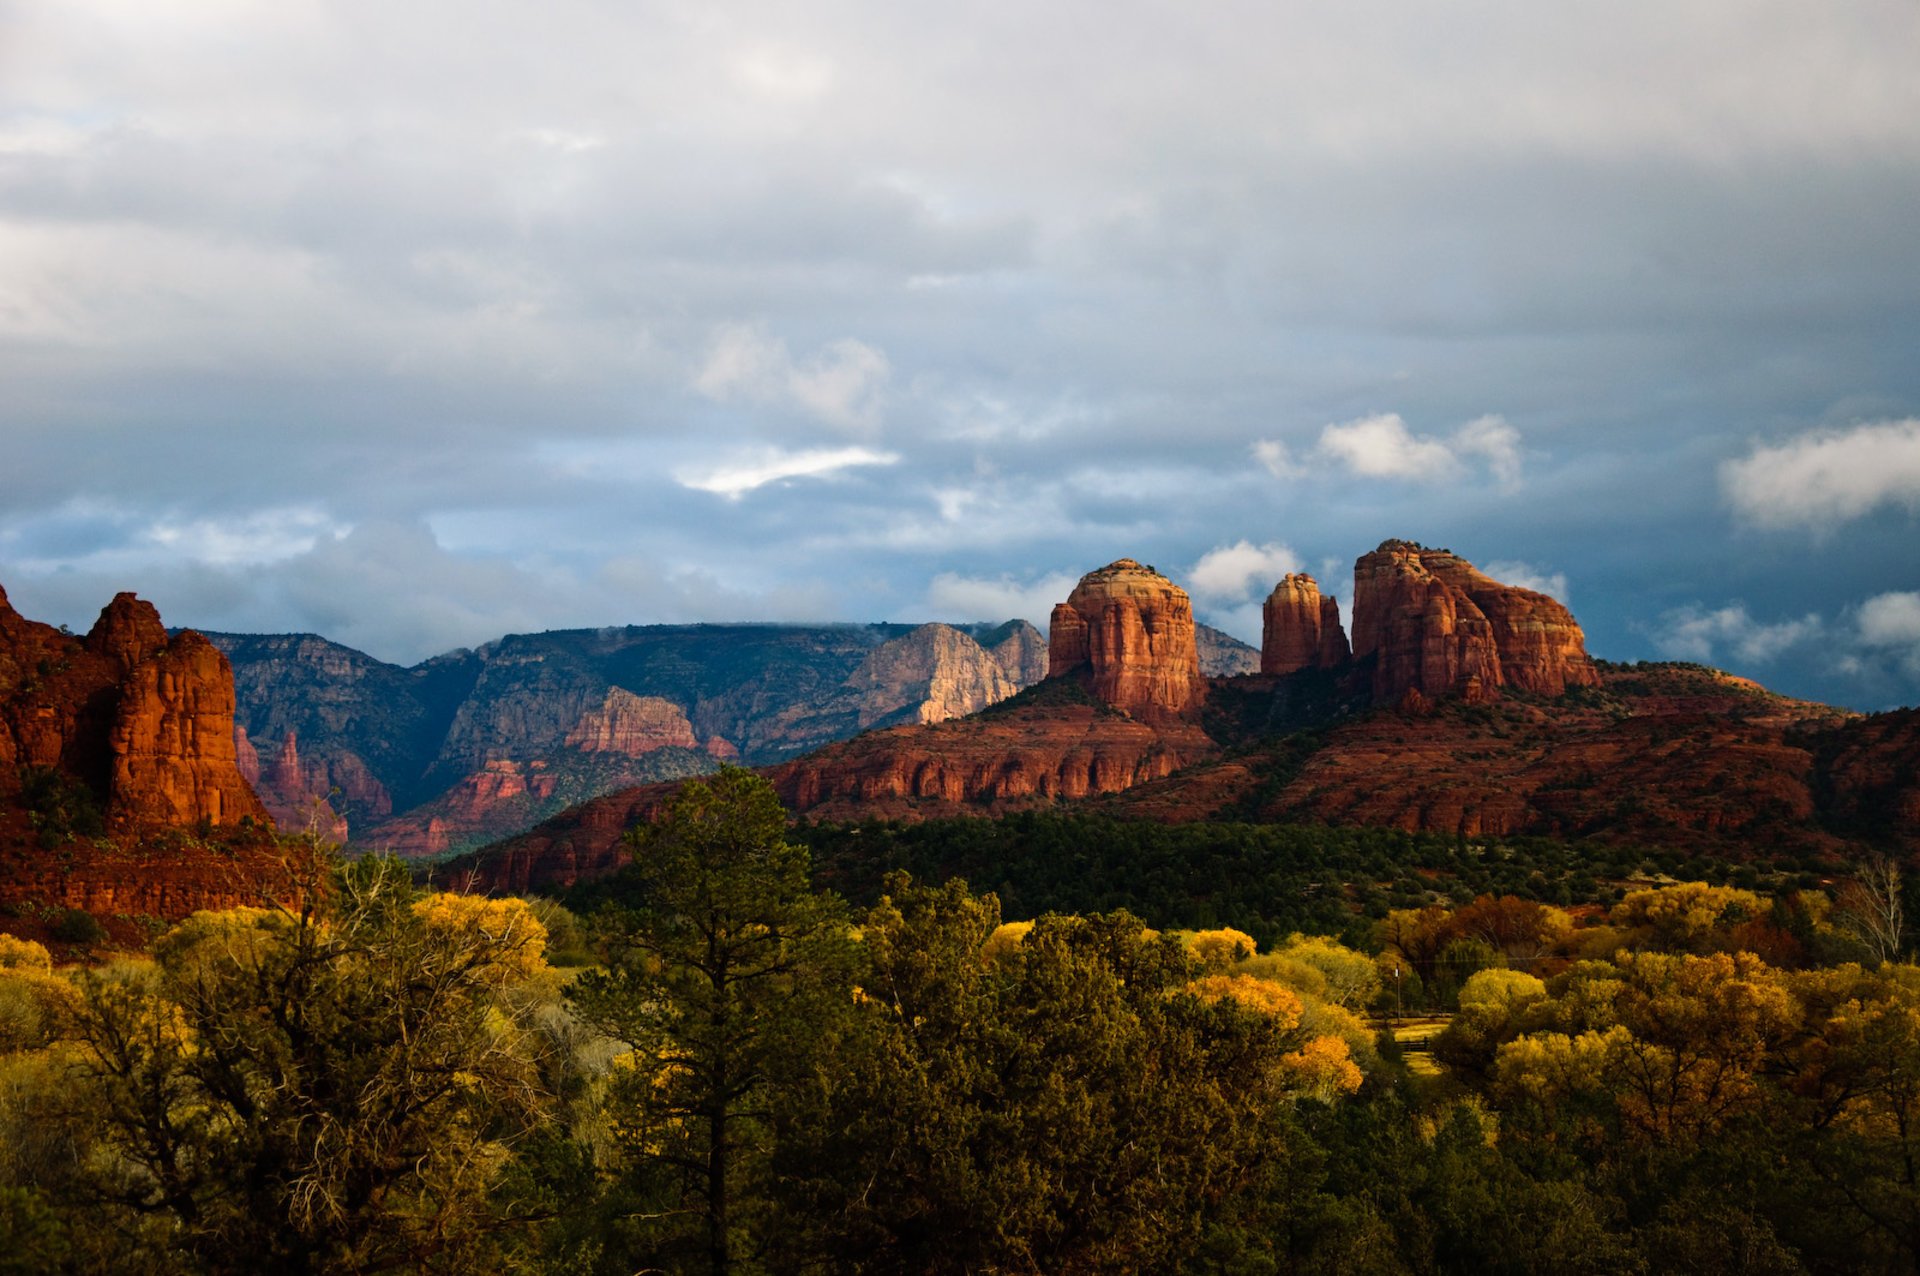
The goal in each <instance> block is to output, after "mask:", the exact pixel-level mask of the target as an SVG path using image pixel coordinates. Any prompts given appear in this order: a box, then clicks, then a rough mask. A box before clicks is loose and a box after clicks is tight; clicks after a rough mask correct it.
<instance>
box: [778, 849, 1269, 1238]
mask: <svg viewBox="0 0 1920 1276" xmlns="http://www.w3.org/2000/svg"><path fill="white" fill-rule="evenodd" d="M999 920H1000V914H999V905H998V902H997V901H996V900H995V899H994V897H993V896H991V895H985V896H974V895H972V894H971V893H969V892H968V891H967V889H966V886H965V884H964V883H962V882H959V881H950V882H948V883H947V884H945V885H944V886H940V887H926V886H917V885H914V884H913V883H911V882H910V881H908V880H907V879H906V878H905V877H904V876H900V877H895V878H893V879H891V880H890V881H889V883H888V893H887V896H886V897H885V898H883V899H882V901H881V902H880V904H879V905H877V906H876V907H875V908H874V909H873V910H872V912H871V913H870V914H869V915H868V916H867V918H866V919H865V921H864V924H863V925H862V928H861V933H862V946H863V948H864V949H865V951H866V953H867V956H868V969H867V971H866V972H865V974H864V975H863V978H862V999H861V1001H860V1002H859V1007H860V1011H861V1016H862V1021H863V1023H864V1025H865V1028H866V1031H865V1032H864V1033H863V1034H860V1035H856V1036H849V1037H848V1038H847V1042H848V1045H849V1047H850V1049H848V1050H847V1051H846V1052H844V1053H842V1054H841V1055H840V1057H839V1058H838V1060H837V1061H836V1068H835V1071H836V1073H837V1075H839V1076H840V1077H841V1078H842V1079H843V1080H842V1083H841V1084H840V1085H838V1086H836V1087H835V1088H834V1089H833V1090H832V1091H831V1092H829V1094H828V1095H827V1096H826V1100H827V1101H826V1103H825V1104H824V1105H823V1107H822V1109H821V1111H820V1112H819V1114H818V1120H819V1122H820V1124H819V1126H818V1127H817V1129H816V1131H815V1133H814V1134H813V1136H812V1137H811V1138H810V1139H809V1140H806V1141H805V1142H804V1143H802V1144H800V1145H799V1146H798V1148H797V1151H798V1152H800V1153H801V1154H802V1155H804V1156H806V1157H807V1158H808V1159H809V1160H810V1161H811V1167H810V1169H811V1175H812V1177H811V1178H810V1179H808V1178H807V1177H806V1176H805V1175H804V1174H803V1173H801V1172H800V1170H799V1169H797V1168H796V1169H795V1170H794V1171H793V1173H792V1174H791V1175H790V1178H789V1182H792V1183H802V1182H804V1183H805V1184H806V1186H807V1187H808V1188H809V1189H810V1191H811V1193H812V1196H811V1198H810V1199H809V1200H808V1201H807V1202H806V1203H805V1209H806V1212H807V1213H808V1214H810V1215H811V1216H812V1218H813V1220H815V1225H816V1226H818V1227H819V1228H820V1229H821V1235H820V1237H819V1239H818V1252H819V1253H821V1254H822V1255H825V1256H829V1257H831V1258H832V1259H833V1260H834V1263H835V1266H836V1268H837V1269H838V1270H845V1271H859V1272H902V1273H904V1272H914V1273H938V1272H953V1273H959V1272H980V1271H1014V1272H1034V1271H1045V1272H1062V1273H1070V1272H1096V1271H1165V1270H1173V1269H1175V1268H1176V1267H1177V1266H1178V1265H1179V1263H1180V1261H1181V1258H1182V1256H1183V1255H1186V1254H1188V1253H1190V1252H1192V1251H1193V1249H1194V1247H1195V1246H1197V1245H1200V1244H1202V1243H1203V1242H1204V1244H1205V1245H1206V1246H1207V1247H1208V1249H1209V1252H1216V1251H1226V1252H1231V1253H1233V1254H1235V1255H1239V1256H1243V1257H1244V1256H1245V1255H1246V1253H1247V1252H1248V1251H1253V1252H1255V1253H1256V1255H1257V1252H1258V1251H1259V1250H1261V1249H1262V1247H1269V1248H1270V1247H1271V1244H1272V1242H1271V1240H1270V1238H1269V1236H1268V1231H1269V1229H1268V1228H1267V1226H1266V1223H1267V1222H1269V1221H1270V1218H1269V1217H1267V1216H1265V1215H1263V1216H1262V1218H1261V1219H1260V1220H1259V1223H1258V1225H1250V1221H1249V1211H1250V1210H1256V1209H1257V1210H1267V1211H1270V1209H1271V1208H1272V1207H1275V1206H1278V1205H1280V1204H1281V1202H1279V1201H1278V1200H1277V1199H1276V1198H1272V1197H1268V1196H1266V1195H1264V1194H1263V1193H1261V1192H1260V1191H1259V1190H1258V1189H1259V1188H1260V1187H1261V1186H1263V1185H1265V1184H1266V1183H1267V1182H1268V1181H1269V1176H1270V1172H1271V1171H1272V1170H1273V1168H1274V1167H1275V1166H1276V1165H1277V1164H1279V1163H1280V1162H1283V1161H1284V1160H1285V1159H1286V1157H1287V1156H1288V1155H1290V1151H1291V1143H1290V1140H1289V1136H1288V1130H1289V1128H1290V1126H1289V1115H1288V1114H1289V1106H1288V1100H1289V1096H1290V1094H1291V1089H1290V1087H1292V1086H1293V1084H1294V1079H1295V1072H1294V1070H1293V1069H1292V1068H1290V1066H1289V1065H1288V1063H1287V1061H1286V1058H1287V1055H1288V1053H1289V1052H1290V1051H1293V1050H1295V1049H1297V1048H1298V1047H1299V1046H1300V1045H1301V1044H1302V1040H1303V1036H1304V1034H1302V1033H1301V1032H1299V1031H1298V1030H1297V1029H1296V1028H1295V1027H1293V1025H1292V1024H1291V1023H1290V1022H1289V1021H1288V1020H1286V1019H1283V1018H1279V1017H1275V1016H1272V1015H1269V1014H1264V1013H1261V1012H1259V1011H1257V1010H1253V1009H1249V1008H1247V1007H1245V1006H1243V1005H1241V1004H1240V1003H1239V1002H1237V1001H1236V1000H1235V999H1234V998H1232V997H1228V996H1221V997H1217V998H1214V999H1211V1000H1208V999H1203V998H1202V997H1198V996H1195V995H1192V994H1191V993H1189V992H1188V991H1187V988H1188V985H1189V983H1190V981H1191V980H1192V979H1193V977H1194V975H1195V974H1196V973H1197V971H1198V966H1197V963H1196V962H1195V961H1194V960H1193V958H1192V957H1191V956H1190V955H1189V954H1188V953H1187V952H1186V951H1185V950H1184V948H1183V946H1182V945H1181V943H1180V942H1179V941H1178V940H1177V939H1176V938H1174V937H1172V936H1167V935H1155V934H1153V933H1152V932H1150V931H1148V930H1147V929H1146V928H1145V927H1144V925H1143V924H1142V923H1141V922H1140V921H1139V919H1137V918H1134V917H1132V916H1130V915H1128V914H1125V913H1116V914H1109V915H1103V916H1092V917H1063V916H1059V915H1049V916H1046V917H1042V918H1041V919H1039V920H1038V921H1037V922H1035V923H1034V925H1033V927H1032V929H1031V930H1030V931H1028V932H1027V934H1026V936H1025V938H1024V939H1023V940H1022V941H1021V942H1020V943H1019V944H1018V945H1005V944H1002V945H989V944H988V941H989V939H990V938H991V937H992V936H993V934H994V932H995V930H996V929H997V927H998V925H999ZM1249 982H1255V981H1249ZM1251 1270H1258V1265H1257V1263H1256V1264H1255V1266H1254V1267H1253V1268H1251Z"/></svg>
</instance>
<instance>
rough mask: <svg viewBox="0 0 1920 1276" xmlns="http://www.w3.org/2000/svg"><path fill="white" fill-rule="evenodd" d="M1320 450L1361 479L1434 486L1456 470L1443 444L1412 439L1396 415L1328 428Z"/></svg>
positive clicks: (1324, 433) (1428, 439) (1451, 455)
mask: <svg viewBox="0 0 1920 1276" xmlns="http://www.w3.org/2000/svg"><path fill="white" fill-rule="evenodd" d="M1319 450H1320V454H1321V455H1322V456H1325V457H1329V458H1331V459H1333V460H1336V461H1339V462H1340V463H1341V464H1343V465H1345V466H1346V467H1347V468H1348V469H1350V470H1352V471H1353V472H1354V473H1355V474H1358V475H1360V476H1361V477H1362V478H1397V479H1412V480H1414V481H1416V482H1423V483H1424V482H1436V481H1438V480H1440V479H1443V478H1447V477H1450V476H1451V475H1452V474H1453V473H1454V472H1455V471H1456V470H1457V469H1458V468H1459V462H1458V461H1456V460H1455V459H1454V456H1453V452H1452V451H1451V450H1449V449H1448V447H1447V445H1446V444H1444V443H1442V442H1440V441H1439V440H1438V439H1434V438H1418V437H1415V435H1414V433H1413V431H1411V430H1409V429H1407V423H1406V422H1405V421H1403V420H1401V419H1400V414H1399V413H1397V412H1383V413H1379V414H1377V415H1374V416H1368V417H1361V418H1360V419H1359V420H1357V421H1348V422H1346V423H1345V424H1343V425H1329V426H1328V427H1327V428H1326V429H1324V430H1322V431H1320V449H1319Z"/></svg>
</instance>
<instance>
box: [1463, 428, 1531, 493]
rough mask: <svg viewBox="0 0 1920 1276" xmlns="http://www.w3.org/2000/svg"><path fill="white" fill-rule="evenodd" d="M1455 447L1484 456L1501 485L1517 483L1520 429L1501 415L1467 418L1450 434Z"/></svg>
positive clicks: (1511, 485) (1506, 485) (1509, 486)
mask: <svg viewBox="0 0 1920 1276" xmlns="http://www.w3.org/2000/svg"><path fill="white" fill-rule="evenodd" d="M1453 446H1454V449H1455V450H1456V451H1457V452H1459V453H1461V454H1462V455H1465V456H1479V457H1483V458H1485V460H1486V462H1487V468H1488V469H1490V470H1492V471H1493V477H1494V478H1496V479H1498V480H1499V482H1500V486H1502V487H1505V488H1513V487H1518V486H1519V484H1520V431H1518V430H1516V429H1514V428H1513V427H1512V426H1511V425H1509V424H1507V419H1506V418H1505V417H1501V416H1483V417H1479V418H1477V419H1475V420H1472V421H1469V422H1467V423H1466V424H1465V425H1463V426H1461V427H1460V429H1459V430H1458V431H1457V432H1455V434H1454V436H1453Z"/></svg>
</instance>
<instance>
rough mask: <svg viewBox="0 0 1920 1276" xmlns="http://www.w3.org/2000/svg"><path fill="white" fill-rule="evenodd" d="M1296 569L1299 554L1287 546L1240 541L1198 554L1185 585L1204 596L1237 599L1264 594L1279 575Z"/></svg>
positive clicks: (1298, 562) (1233, 600) (1298, 568)
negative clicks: (1197, 560)
mask: <svg viewBox="0 0 1920 1276" xmlns="http://www.w3.org/2000/svg"><path fill="white" fill-rule="evenodd" d="M1299 570H1300V556H1299V555H1297V554H1295V553H1294V552H1293V551H1292V550H1291V549H1289V548H1288V547H1287V546H1285V545H1281V544H1278V543H1276V542H1268V543H1267V544H1265V545H1255V544H1253V543H1252V542H1251V541H1244V540H1242V541H1236V542H1234V543H1233V544H1231V545H1222V546H1220V547H1219V548H1217V549H1211V550H1208V551H1207V552H1206V553H1205V554H1203V555H1201V557H1200V561H1199V562H1197V563H1195V564H1194V565H1193V570H1192V571H1191V572H1189V573H1187V584H1188V587H1189V588H1190V589H1192V590H1193V592H1194V593H1195V594H1198V595H1200V596H1201V597H1203V598H1208V599H1214V600H1218V601H1221V602H1236V601H1239V600H1240V599H1243V598H1245V597H1246V596H1247V595H1248V594H1250V593H1254V592H1259V593H1262V594H1264V593H1266V592H1267V591H1268V590H1270V589H1272V588H1273V586H1274V584H1275V583H1276V582H1278V581H1279V579H1280V578H1281V577H1282V576H1285V575H1287V574H1288V573H1289V572H1297V571H1299Z"/></svg>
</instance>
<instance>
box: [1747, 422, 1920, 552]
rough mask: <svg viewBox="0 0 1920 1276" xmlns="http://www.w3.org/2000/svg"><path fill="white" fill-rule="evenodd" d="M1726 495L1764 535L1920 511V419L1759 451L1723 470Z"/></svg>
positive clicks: (1803, 438) (1807, 437)
mask: <svg viewBox="0 0 1920 1276" xmlns="http://www.w3.org/2000/svg"><path fill="white" fill-rule="evenodd" d="M1720 487H1721V490H1722V491H1723V492H1724V493H1725V494H1726V498H1727V502H1728V503H1729V504H1730V505H1732V506H1733V509H1734V512H1735V513H1736V514H1738V515H1739V516H1740V517H1742V518H1744V519H1746V520H1748V521H1749V522H1752V523H1757V524H1758V525H1760V526H1762V527H1795V526H1801V527H1815V528H1819V527H1827V526H1831V525H1833V524H1835V523H1841V522H1845V521H1847V520H1848V519H1854V518H1859V517H1860V516H1861V515H1863V514H1866V513H1868V512H1869V511H1871V510H1873V509H1874V508H1876V507H1877V506H1880V505H1891V504H1904V505H1905V506H1907V508H1908V509H1910V510H1914V509H1920V419H1911V418H1910V419H1908V420H1904V421H1881V422H1876V423H1873V424H1868V425H1859V426H1855V427H1854V428H1852V429H1850V430H1820V431H1815V432H1813V433H1811V434H1803V435H1800V436H1799V437H1798V438H1793V439H1789V440H1787V441H1786V442H1785V443H1782V444H1779V445H1777V446H1773V447H1766V446H1762V447H1756V448H1755V449H1754V450H1753V452H1752V453H1751V454H1750V455H1748V456H1746V457H1744V458H1742V459H1740V460H1737V461H1728V462H1726V463H1725V464H1724V465H1722V466H1721V467H1720Z"/></svg>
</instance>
